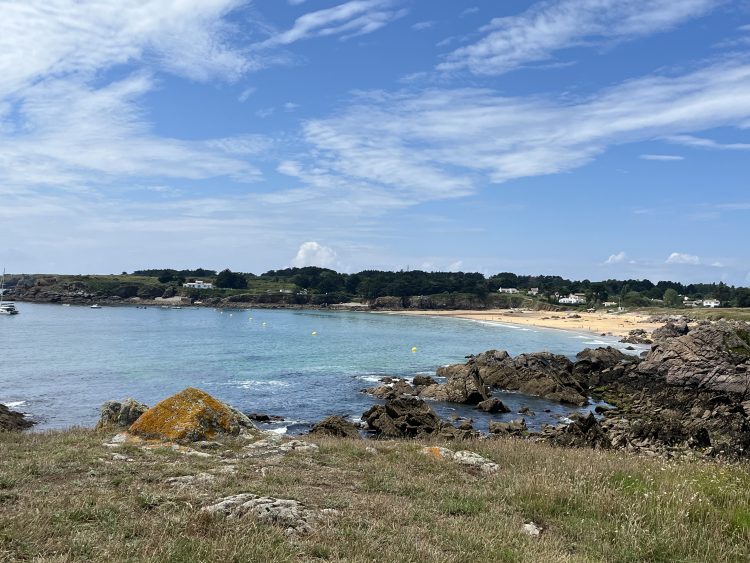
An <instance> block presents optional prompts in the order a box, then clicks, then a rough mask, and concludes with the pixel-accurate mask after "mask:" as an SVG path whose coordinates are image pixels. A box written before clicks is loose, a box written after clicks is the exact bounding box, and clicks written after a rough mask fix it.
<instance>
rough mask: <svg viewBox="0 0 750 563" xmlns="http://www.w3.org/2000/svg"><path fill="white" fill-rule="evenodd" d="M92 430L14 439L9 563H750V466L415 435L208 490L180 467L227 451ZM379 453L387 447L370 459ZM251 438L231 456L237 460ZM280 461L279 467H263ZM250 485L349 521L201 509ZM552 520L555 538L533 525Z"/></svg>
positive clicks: (240, 474) (356, 446)
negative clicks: (473, 463) (432, 448)
mask: <svg viewBox="0 0 750 563" xmlns="http://www.w3.org/2000/svg"><path fill="white" fill-rule="evenodd" d="M107 437H108V435H106V434H103V433H97V432H94V431H90V430H70V431H66V432H57V433H46V434H0V560H3V561H6V560H7V561H72V560H75V561H78V560H91V561H100V560H107V561H175V562H185V561H318V560H331V561H555V562H557V561H633V562H636V561H712V562H713V561H747V560H748V557H750V551H749V549H750V548H749V547H748V546H750V471H748V466H747V465H722V464H717V463H696V462H692V463H688V462H683V463H678V462H666V461H663V460H660V459H651V458H644V457H634V456H631V455H627V454H624V453H608V452H593V451H589V450H563V449H554V448H551V447H547V446H544V445H539V444H529V443H524V442H521V441H513V440H497V441H482V442H474V443H464V444H460V445H458V444H453V445H451V444H449V445H448V446H449V447H452V448H454V449H455V448H456V447H457V446H459V447H463V448H465V449H471V450H474V451H477V452H480V453H482V454H483V455H485V456H487V457H490V458H492V459H493V460H494V461H496V462H497V463H498V464H500V471H499V473H497V474H495V475H492V476H483V475H477V474H473V473H471V472H470V471H468V470H466V469H464V468H462V467H459V466H456V465H454V464H452V463H451V462H445V461H440V460H435V459H432V458H430V457H427V456H424V455H422V454H420V453H419V449H420V445H421V444H417V443H410V442H401V443H397V442H365V441H354V440H335V439H320V438H315V439H313V441H315V442H316V443H318V444H319V445H320V451H319V452H318V453H316V454H313V455H309V454H292V455H290V456H287V457H286V458H283V459H282V460H281V461H280V462H279V463H278V464H277V465H273V464H270V463H269V462H268V460H266V461H263V460H257V459H256V460H241V461H237V462H236V468H237V471H236V473H234V474H221V475H219V477H218V478H217V479H216V480H215V481H213V482H209V483H206V484H201V485H196V486H192V487H185V488H179V487H174V486H170V485H167V484H166V483H165V479H166V478H168V477H172V476H180V475H192V474H196V473H199V472H202V471H215V470H217V469H218V468H219V467H222V466H226V465H227V463H222V462H221V460H220V459H218V458H214V459H202V458H193V457H188V456H184V455H182V454H179V453H176V452H173V451H171V450H168V449H167V448H159V449H156V450H150V451H144V450H141V449H138V448H136V447H134V446H125V447H123V448H121V449H120V451H119V453H121V454H126V455H128V456H130V457H131V458H132V459H133V460H134V461H131V462H128V461H116V460H114V459H113V451H112V450H109V449H108V448H105V447H103V446H102V442H103V441H104V440H105V438H107ZM368 446H374V447H375V448H377V450H378V453H377V454H372V453H368V451H367V450H366V448H367V447H368ZM236 449H237V443H236V442H231V441H230V442H228V444H227V449H226V450H223V453H222V454H221V455H222V456H223V457H224V458H232V457H233V456H234V452H235V451H236ZM264 466H267V467H268V468H267V469H266V471H265V474H262V473H261V472H260V468H261V467H264ZM238 492H252V493H256V494H262V495H272V496H278V497H282V498H292V499H296V500H299V501H302V502H304V503H306V504H307V505H308V506H310V507H314V508H336V509H338V510H339V511H340V513H341V514H340V516H339V517H338V518H337V519H335V520H333V521H332V522H331V523H330V524H329V525H326V526H324V527H322V528H319V529H318V530H317V531H316V532H315V533H313V534H312V535H310V536H307V537H304V538H301V539H298V540H290V539H288V538H287V537H285V535H284V533H283V531H282V530H279V529H276V528H273V527H267V526H261V525H258V524H256V523H254V522H253V521H252V520H251V519H244V520H240V521H227V520H224V519H221V518H213V517H206V516H204V515H202V514H201V513H200V512H199V510H198V508H199V507H201V506H203V505H205V504H207V503H209V502H210V501H212V500H214V499H216V498H219V497H222V496H226V495H229V494H233V493H238ZM528 520H533V521H534V522H537V523H539V524H541V525H542V526H544V528H545V530H544V532H543V533H542V536H541V537H540V538H531V537H529V536H527V535H526V534H524V533H523V531H522V526H523V524H524V522H525V521H528Z"/></svg>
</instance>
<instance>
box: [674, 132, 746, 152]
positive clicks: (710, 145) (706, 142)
mask: <svg viewBox="0 0 750 563" xmlns="http://www.w3.org/2000/svg"><path fill="white" fill-rule="evenodd" d="M665 140H666V141H667V142H669V143H673V144H675V145H683V146H686V147H695V148H701V149H712V150H719V151H750V143H719V142H717V141H714V140H713V139H705V138H701V137H694V136H692V135H672V136H670V137H666V139H665Z"/></svg>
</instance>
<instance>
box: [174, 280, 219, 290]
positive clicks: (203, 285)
mask: <svg viewBox="0 0 750 563" xmlns="http://www.w3.org/2000/svg"><path fill="white" fill-rule="evenodd" d="M182 287H191V288H193V289H213V288H214V284H213V283H211V282H204V281H201V280H195V281H194V282H188V283H183V284H182Z"/></svg>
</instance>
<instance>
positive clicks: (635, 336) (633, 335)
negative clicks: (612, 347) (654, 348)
mask: <svg viewBox="0 0 750 563" xmlns="http://www.w3.org/2000/svg"><path fill="white" fill-rule="evenodd" d="M620 342H624V343H626V344H651V339H650V338H649V337H648V332H646V331H645V330H643V329H642V328H634V329H633V330H631V331H630V332H629V333H628V335H627V336H626V337H625V338H622V339H621V340H620Z"/></svg>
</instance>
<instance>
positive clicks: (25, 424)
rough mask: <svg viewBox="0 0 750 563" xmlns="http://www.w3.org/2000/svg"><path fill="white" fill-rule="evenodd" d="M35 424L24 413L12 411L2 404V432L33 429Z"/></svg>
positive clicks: (0, 420)
mask: <svg viewBox="0 0 750 563" xmlns="http://www.w3.org/2000/svg"><path fill="white" fill-rule="evenodd" d="M33 425H34V422H33V421H31V420H29V419H28V418H26V416H25V415H24V414H23V413H20V412H16V411H13V410H10V409H9V408H8V407H6V406H5V405H2V404H0V432H17V431H20V430H26V429H27V428H31V427H32V426H33Z"/></svg>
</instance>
